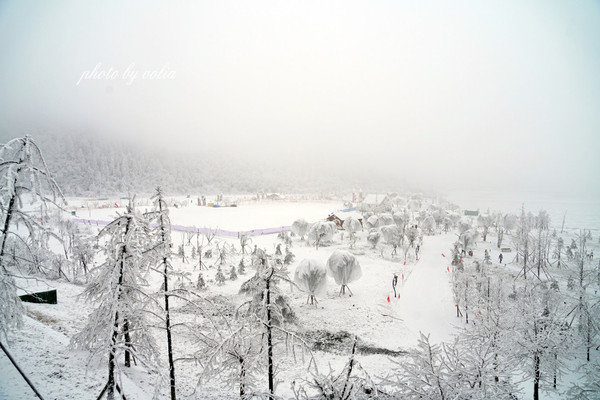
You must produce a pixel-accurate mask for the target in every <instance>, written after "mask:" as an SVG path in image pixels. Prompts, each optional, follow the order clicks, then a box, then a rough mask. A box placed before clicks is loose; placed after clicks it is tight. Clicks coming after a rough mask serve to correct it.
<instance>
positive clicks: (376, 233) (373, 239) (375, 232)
mask: <svg viewBox="0 0 600 400" xmlns="http://www.w3.org/2000/svg"><path fill="white" fill-rule="evenodd" d="M380 240H381V231H380V230H379V229H376V228H373V229H371V230H370V231H369V234H368V235H367V241H368V242H369V243H371V246H373V247H372V249H373V250H375V249H376V248H377V245H378V244H379V241H380Z"/></svg>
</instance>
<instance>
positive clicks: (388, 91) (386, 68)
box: [0, 0, 600, 195]
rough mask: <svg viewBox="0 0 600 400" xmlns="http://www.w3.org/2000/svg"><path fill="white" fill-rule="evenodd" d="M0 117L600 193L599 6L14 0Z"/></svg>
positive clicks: (226, 150)
mask: <svg viewBox="0 0 600 400" xmlns="http://www.w3.org/2000/svg"><path fill="white" fill-rule="evenodd" d="M126 71H128V72H129V74H127V73H126ZM146 71H149V72H150V73H152V72H153V74H152V75H148V76H144V73H145V72H146ZM131 73H137V76H132V75H131ZM102 74H104V75H102ZM107 74H110V75H109V76H106V75H107ZM144 78H145V79H144ZM0 122H1V125H2V129H4V130H8V131H9V132H14V134H15V136H18V135H21V134H22V133H24V132H25V131H27V130H28V129H30V128H31V127H39V128H45V127H47V128H49V129H52V130H57V129H58V130H60V129H68V130H70V129H74V130H78V131H85V132H92V133H94V134H97V135H106V136H115V135H118V136H123V135H125V136H128V137H132V138H137V139H139V140H143V141H145V142H150V143H152V144H155V145H157V146H165V145H168V146H170V147H173V148H177V149H179V150H181V151H192V149H196V148H202V149H208V150H214V151H218V152H222V153H223V155H224V157H225V158H226V157H233V156H235V157H252V158H253V159H263V158H264V159H273V160H275V161H280V160H289V161H290V162H293V163H298V165H301V164H302V163H304V164H307V163H308V164H310V165H312V166H313V167H314V165H319V166H320V165H322V166H323V170H324V173H327V172H326V171H327V165H328V164H332V163H333V164H335V165H337V166H338V167H339V166H342V167H343V166H345V165H348V166H351V165H353V166H355V167H356V166H357V165H364V168H365V169H370V170H372V171H373V173H374V174H379V173H382V171H388V173H389V172H392V173H397V174H398V175H399V176H402V177H405V178H406V179H407V180H408V181H409V182H411V183H413V182H416V183H418V184H420V185H421V186H422V187H426V188H429V187H431V188H434V189H440V190H446V189H457V188H459V189H460V188H471V189H480V188H481V189H488V188H495V189H500V188H502V189H505V190H510V188H511V187H514V188H516V189H517V190H525V189H528V190H538V191H546V192H552V191H555V190H559V191H560V190H564V191H570V192H572V193H581V194H582V195H591V194H592V193H595V194H600V2H598V1H583V0H582V1H576V2H567V1H498V2H493V1H454V2H449V1H439V2H438V1H436V2H430V1H364V2H363V1H361V2H358V1H336V2H329V1H294V2H290V1H272V2H265V1H223V0H219V1H211V2H206V1H202V2H201V1H198V2H192V1H189V2H184V1H180V2H166V1H164V2H147V1H139V2H120V1H119V2H116V1H114V2H112V1H108V2H107V1H103V2H96V3H93V4H92V3H91V2H83V1H72V2H60V1H56V2H33V1H32V2H29V1H14V2H7V1H3V2H0ZM361 168H362V167H361Z"/></svg>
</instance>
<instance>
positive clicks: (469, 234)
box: [458, 229, 479, 251]
mask: <svg viewBox="0 0 600 400" xmlns="http://www.w3.org/2000/svg"><path fill="white" fill-rule="evenodd" d="M478 236H479V233H478V232H477V231H476V230H475V229H469V230H467V231H464V232H463V233H461V234H460V236H459V238H458V243H459V245H460V247H461V248H462V249H463V250H465V251H469V250H471V249H472V248H473V246H474V245H475V241H476V240H477V237H478Z"/></svg>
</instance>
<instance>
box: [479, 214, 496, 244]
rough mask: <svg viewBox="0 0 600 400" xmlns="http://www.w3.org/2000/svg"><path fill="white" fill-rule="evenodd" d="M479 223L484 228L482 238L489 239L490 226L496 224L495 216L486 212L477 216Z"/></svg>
mask: <svg viewBox="0 0 600 400" xmlns="http://www.w3.org/2000/svg"><path fill="white" fill-rule="evenodd" d="M477 223H478V224H479V226H481V228H482V229H483V233H482V234H481V238H482V239H483V241H484V242H485V241H486V240H487V235H488V232H489V230H490V228H491V227H492V226H493V225H494V217H493V216H491V215H489V214H486V215H483V214H481V215H479V217H477Z"/></svg>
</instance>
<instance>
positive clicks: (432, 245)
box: [397, 234, 457, 345]
mask: <svg viewBox="0 0 600 400" xmlns="http://www.w3.org/2000/svg"><path fill="white" fill-rule="evenodd" d="M450 236H453V235H452V234H450V235H441V236H439V235H437V236H426V237H425V238H424V243H423V246H421V247H422V248H421V258H420V260H419V262H418V263H417V264H416V265H415V266H414V267H413V269H412V273H411V274H410V277H409V279H407V281H406V282H405V284H404V287H403V288H401V289H400V292H401V299H400V301H399V302H398V310H397V312H398V314H399V315H400V317H401V318H402V319H403V320H404V325H405V326H406V327H407V328H408V331H409V332H410V334H411V336H412V338H410V337H407V338H406V339H409V340H411V341H412V343H406V344H405V345H414V340H415V339H416V338H418V337H419V331H421V332H423V333H424V334H428V333H430V334H431V339H432V341H434V342H436V343H439V342H441V341H447V340H450V339H451V334H452V332H453V330H454V329H453V324H456V323H457V320H456V318H455V315H454V301H453V296H452V288H451V285H450V274H449V273H448V272H447V271H446V267H447V266H448V265H449V264H450V260H449V259H448V258H444V257H442V253H449V251H450V249H448V248H447V247H448V246H449V243H451V242H452V238H451V237H450Z"/></svg>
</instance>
